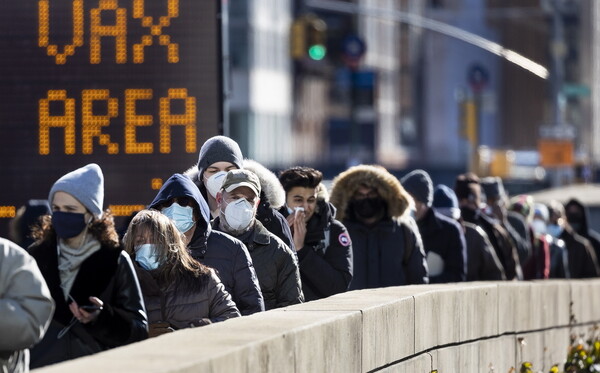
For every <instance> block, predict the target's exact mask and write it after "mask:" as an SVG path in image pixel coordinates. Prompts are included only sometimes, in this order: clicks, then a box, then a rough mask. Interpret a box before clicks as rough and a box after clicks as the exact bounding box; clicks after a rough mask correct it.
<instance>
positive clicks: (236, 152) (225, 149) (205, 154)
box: [198, 136, 244, 180]
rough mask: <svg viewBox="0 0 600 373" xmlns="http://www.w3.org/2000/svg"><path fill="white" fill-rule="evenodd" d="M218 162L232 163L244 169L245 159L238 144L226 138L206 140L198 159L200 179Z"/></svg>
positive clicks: (216, 137) (218, 137)
mask: <svg viewBox="0 0 600 373" xmlns="http://www.w3.org/2000/svg"><path fill="white" fill-rule="evenodd" d="M216 162H231V163H233V164H234V165H235V166H236V167H237V168H242V165H243V162H244V157H243V156H242V151H241V149H240V146H239V145H238V143H237V142H235V141H234V140H232V139H230V138H229V137H226V136H214V137H211V138H210V139H208V140H206V142H205V143H204V145H202V148H200V156H199V157H198V171H199V178H200V177H202V174H204V170H206V168H207V167H209V166H210V165H211V164H213V163H216ZM200 180H201V179H200Z"/></svg>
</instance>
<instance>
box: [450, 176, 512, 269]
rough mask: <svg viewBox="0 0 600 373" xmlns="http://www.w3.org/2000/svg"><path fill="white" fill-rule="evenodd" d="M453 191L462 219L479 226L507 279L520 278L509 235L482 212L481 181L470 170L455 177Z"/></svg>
mask: <svg viewBox="0 0 600 373" xmlns="http://www.w3.org/2000/svg"><path fill="white" fill-rule="evenodd" d="M454 192H455V193H456V198H458V205H459V207H460V213H461V216H462V219H463V220H464V221H466V222H469V223H472V224H475V225H477V226H479V227H481V228H482V229H483V230H484V231H485V233H486V235H487V237H488V239H489V241H490V243H491V244H492V246H493V247H494V250H495V251H496V255H497V256H498V259H500V262H501V263H502V268H503V269H504V273H505V274H506V279H507V280H522V279H523V272H522V270H521V264H520V262H519V255H518V253H517V249H516V248H515V246H514V244H513V241H512V240H511V239H510V236H509V235H508V233H507V232H506V230H504V228H502V226H501V225H500V224H498V223H497V222H496V221H495V220H494V219H493V218H491V217H489V216H487V215H486V214H484V213H483V212H482V211H481V209H480V206H481V182H480V180H479V177H478V176H477V175H475V174H474V173H472V172H469V173H466V174H461V175H458V176H457V177H456V181H455V184H454Z"/></svg>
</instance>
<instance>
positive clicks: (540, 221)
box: [531, 203, 571, 278]
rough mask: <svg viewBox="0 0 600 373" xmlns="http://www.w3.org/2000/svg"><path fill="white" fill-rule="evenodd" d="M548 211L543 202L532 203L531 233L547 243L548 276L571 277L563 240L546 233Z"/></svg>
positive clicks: (567, 254) (567, 253)
mask: <svg viewBox="0 0 600 373" xmlns="http://www.w3.org/2000/svg"><path fill="white" fill-rule="evenodd" d="M549 219H550V212H549V210H548V206H546V205H544V204H543V203H534V204H533V213H532V218H531V228H532V230H533V234H534V235H535V236H536V237H539V239H540V240H544V241H545V242H547V243H548V255H549V257H550V273H549V276H548V277H549V278H571V273H570V272H569V252H568V251H567V247H566V246H565V241H563V240H561V239H560V238H555V237H553V236H552V235H550V234H548V223H549Z"/></svg>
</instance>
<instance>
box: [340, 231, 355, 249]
mask: <svg viewBox="0 0 600 373" xmlns="http://www.w3.org/2000/svg"><path fill="white" fill-rule="evenodd" d="M338 241H340V244H341V245H342V246H350V244H351V243H352V241H350V236H348V233H346V232H344V233H341V234H340V235H339V236H338Z"/></svg>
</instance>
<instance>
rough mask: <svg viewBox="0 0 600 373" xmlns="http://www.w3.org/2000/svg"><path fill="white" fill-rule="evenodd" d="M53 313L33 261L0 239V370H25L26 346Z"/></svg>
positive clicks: (38, 335) (41, 331)
mask: <svg viewBox="0 0 600 373" xmlns="http://www.w3.org/2000/svg"><path fill="white" fill-rule="evenodd" d="M53 312H54V301H53V300H52V296H51V295H50V290H48V286H46V282H45V281H44V277H43V276H42V274H41V273H40V270H39V268H38V266H37V264H36V263H35V260H34V259H33V258H32V257H31V256H30V255H29V254H28V253H27V252H26V251H25V250H23V249H22V248H21V247H19V246H18V245H17V244H15V243H14V242H11V241H9V240H7V239H4V238H0V330H1V331H2V332H1V333H0V372H23V373H24V372H28V371H29V348H30V347H31V346H33V345H34V344H35V343H37V342H39V341H40V340H41V339H42V338H43V337H44V334H45V333H46V329H48V325H49V324H50V320H51V319H52V314H53Z"/></svg>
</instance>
